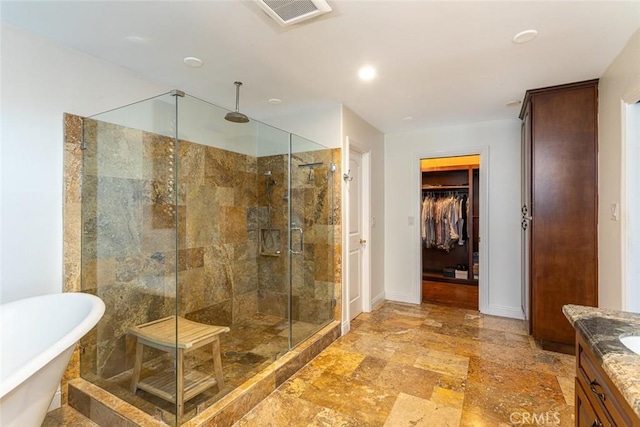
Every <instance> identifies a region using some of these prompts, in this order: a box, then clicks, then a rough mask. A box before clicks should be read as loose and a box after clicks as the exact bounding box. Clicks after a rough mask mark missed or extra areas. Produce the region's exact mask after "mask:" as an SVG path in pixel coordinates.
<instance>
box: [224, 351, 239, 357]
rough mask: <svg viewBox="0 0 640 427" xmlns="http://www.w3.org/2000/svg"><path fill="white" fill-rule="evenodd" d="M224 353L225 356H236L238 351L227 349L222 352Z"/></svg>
mask: <svg viewBox="0 0 640 427" xmlns="http://www.w3.org/2000/svg"><path fill="white" fill-rule="evenodd" d="M224 355H225V356H226V357H233V356H237V355H238V352H237V351H233V350H229V351H225V352H224Z"/></svg>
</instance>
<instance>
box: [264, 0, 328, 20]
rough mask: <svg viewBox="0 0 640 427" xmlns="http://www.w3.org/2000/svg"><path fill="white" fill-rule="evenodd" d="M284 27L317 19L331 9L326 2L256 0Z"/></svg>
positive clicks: (314, 0)
mask: <svg viewBox="0 0 640 427" xmlns="http://www.w3.org/2000/svg"><path fill="white" fill-rule="evenodd" d="M254 1H255V2H256V3H257V4H258V6H260V7H261V8H262V10H264V11H265V12H266V13H267V15H269V16H270V17H272V18H273V19H274V20H275V21H276V22H277V23H278V24H280V25H281V26H282V27H286V26H288V25H292V24H297V23H299V22H302V21H306V20H307V19H311V18H315V17H316V16H319V15H322V14H324V13H327V12H331V7H329V5H328V4H327V2H326V1H324V0H254Z"/></svg>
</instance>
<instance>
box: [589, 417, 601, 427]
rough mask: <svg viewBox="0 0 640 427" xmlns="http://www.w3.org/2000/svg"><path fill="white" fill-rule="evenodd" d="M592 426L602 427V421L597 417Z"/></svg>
mask: <svg viewBox="0 0 640 427" xmlns="http://www.w3.org/2000/svg"><path fill="white" fill-rule="evenodd" d="M591 427H602V422H601V421H600V420H598V419H596V420H595V421H594V422H593V424H591Z"/></svg>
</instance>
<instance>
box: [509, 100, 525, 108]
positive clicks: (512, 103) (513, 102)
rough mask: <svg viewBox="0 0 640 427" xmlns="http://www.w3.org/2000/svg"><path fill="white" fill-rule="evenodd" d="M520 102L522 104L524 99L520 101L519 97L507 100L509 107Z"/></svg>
mask: <svg viewBox="0 0 640 427" xmlns="http://www.w3.org/2000/svg"><path fill="white" fill-rule="evenodd" d="M520 104H522V101H520V100H519V99H516V100H513V101H509V102H507V107H513V106H515V105H520Z"/></svg>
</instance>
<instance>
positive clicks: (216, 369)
mask: <svg viewBox="0 0 640 427" xmlns="http://www.w3.org/2000/svg"><path fill="white" fill-rule="evenodd" d="M177 319H178V322H177V326H176V316H170V317H165V318H164V319H159V320H154V321H152V322H149V323H145V324H143V325H138V326H135V327H133V328H130V329H129V331H128V333H129V334H131V335H133V336H135V337H136V338H137V345H136V359H135V364H134V366H133V374H132V377H131V392H132V393H134V394H135V392H136V390H137V389H141V390H145V391H147V392H149V393H151V394H154V395H156V396H158V397H160V398H162V399H164V400H167V401H169V402H171V403H175V404H176V406H177V411H178V416H179V417H181V416H182V412H183V409H184V402H186V401H187V400H189V399H191V398H192V397H194V396H196V395H198V394H200V393H202V392H203V391H205V390H206V389H208V388H210V387H212V386H214V385H216V384H218V388H219V390H222V387H224V378H223V376H222V361H221V359H220V340H219V335H220V334H222V333H225V332H229V328H228V327H226V326H211V325H205V324H202V323H197V322H192V321H190V320H187V319H185V318H182V317H178V318H177ZM176 330H177V331H178V338H177V339H176ZM207 344H212V345H213V376H212V375H207V374H204V373H202V372H198V371H189V372H187V373H185V372H184V364H183V363H184V355H185V354H186V353H189V352H190V351H193V350H195V349H197V348H200V347H202V346H205V345H207ZM145 345H147V346H149V347H153V348H157V349H158V350H162V351H165V352H167V353H171V354H173V356H174V357H175V360H176V373H175V375H174V373H173V372H161V373H159V374H157V375H154V376H151V377H149V378H145V379H144V380H142V381H140V372H141V371H142V353H143V350H144V346H145ZM176 382H177V385H176ZM176 392H177V396H176Z"/></svg>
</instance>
